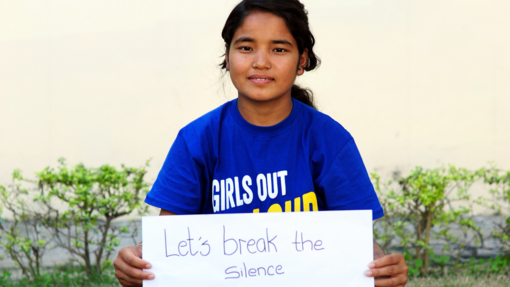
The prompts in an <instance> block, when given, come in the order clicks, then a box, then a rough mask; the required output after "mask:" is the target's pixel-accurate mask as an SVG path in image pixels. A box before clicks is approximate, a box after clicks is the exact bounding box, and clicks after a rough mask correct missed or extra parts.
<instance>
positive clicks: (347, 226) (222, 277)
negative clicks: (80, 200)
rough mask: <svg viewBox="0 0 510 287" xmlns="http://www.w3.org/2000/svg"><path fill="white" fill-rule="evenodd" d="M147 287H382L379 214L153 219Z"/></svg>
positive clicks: (146, 234)
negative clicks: (374, 265) (377, 277)
mask: <svg viewBox="0 0 510 287" xmlns="http://www.w3.org/2000/svg"><path fill="white" fill-rule="evenodd" d="M142 228H143V230H142V236H143V259H144V260H147V261H149V262H150V263H151V264H152V268H151V269H150V270H149V271H151V272H153V273H154V274H155V277H156V278H155V279H154V280H145V281H144V286H146V287H149V286H150V287H152V286H179V287H181V286H257V287H260V286H356V287H364V286H366V287H368V286H374V279H373V278H368V277H366V276H365V275H364V272H365V271H366V270H368V264H369V263H370V262H371V261H372V260H373V241H372V211H371V210H361V211H323V212H301V213H297V212H296V213H255V214H214V215H186V216H183V215H179V216H147V217H143V218H142Z"/></svg>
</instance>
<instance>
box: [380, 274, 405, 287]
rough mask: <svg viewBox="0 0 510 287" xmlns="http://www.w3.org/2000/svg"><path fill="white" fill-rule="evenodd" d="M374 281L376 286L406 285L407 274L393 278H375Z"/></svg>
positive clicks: (392, 286) (395, 286) (394, 286)
mask: <svg viewBox="0 0 510 287" xmlns="http://www.w3.org/2000/svg"><path fill="white" fill-rule="evenodd" d="M374 281H375V286H376V287H390V286H391V287H397V286H405V284H406V283H407V276H404V275H400V276H395V277H391V278H384V279H375V280H374Z"/></svg>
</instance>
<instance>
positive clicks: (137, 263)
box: [113, 245, 154, 287]
mask: <svg viewBox="0 0 510 287" xmlns="http://www.w3.org/2000/svg"><path fill="white" fill-rule="evenodd" d="M113 266H115V276H117V279H118V280H119V282H120V284H121V285H122V286H126V287H128V286H129V287H134V286H142V284H143V280H152V279H154V274H152V273H150V272H145V271H143V270H142V269H150V268H151V264H150V263H149V262H147V261H145V260H142V246H141V245H137V246H129V247H124V248H122V249H121V250H120V251H119V254H118V255H117V258H115V260H114V261H113Z"/></svg>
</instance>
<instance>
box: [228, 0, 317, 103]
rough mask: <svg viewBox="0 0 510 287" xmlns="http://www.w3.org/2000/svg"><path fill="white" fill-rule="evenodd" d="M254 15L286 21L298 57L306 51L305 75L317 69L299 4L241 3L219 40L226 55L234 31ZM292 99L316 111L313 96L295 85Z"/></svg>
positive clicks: (283, 0)
mask: <svg viewBox="0 0 510 287" xmlns="http://www.w3.org/2000/svg"><path fill="white" fill-rule="evenodd" d="M253 11H264V12H269V13H271V14H274V15H276V16H278V17H281V18H282V19H283V20H285V23H286V24H287V28H288V29H289V31H290V33H291V34H292V36H293V37H294V39H295V40H296V42H297V45H298V50H299V54H300V55H302V54H303V52H304V51H305V49H307V50H308V59H307V63H306V66H305V71H311V70H313V69H315V68H317V67H318V66H319V65H320V59H319V57H317V55H315V53H314V52H313V46H314V45H315V38H314V37H313V35H312V32H310V27H309V26H308V12H307V11H306V10H305V5H303V4H302V3H301V2H299V1H298V0H243V1H241V3H239V4H237V6H236V7H235V8H234V9H233V10H232V12H231V13H230V15H229V16H228V18H227V21H226V23H225V26H224V27H223V31H222V32H221V37H222V38H223V40H224V41H225V44H226V53H228V52H229V49H230V44H231V43H232V38H233V37H234V34H235V32H236V30H237V29H238V28H239V27H240V26H241V25H242V24H243V21H244V19H245V18H246V17H247V16H248V15H249V14H250V13H251V12H253ZM220 67H221V68H222V69H226V67H227V62H226V61H225V60H223V63H221V64H220ZM291 96H292V97H293V98H295V99H296V100H298V101H300V102H303V103H305V104H307V105H308V106H310V107H312V108H314V109H316V107H315V105H314V100H313V92H312V91H311V90H310V89H304V88H301V87H299V86H298V85H293V86H292V91H291Z"/></svg>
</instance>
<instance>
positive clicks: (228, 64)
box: [225, 45, 230, 71]
mask: <svg viewBox="0 0 510 287" xmlns="http://www.w3.org/2000/svg"><path fill="white" fill-rule="evenodd" d="M228 50H229V49H227V45H225V63H226V64H227V66H226V68H227V71H230V63H229V62H228Z"/></svg>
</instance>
